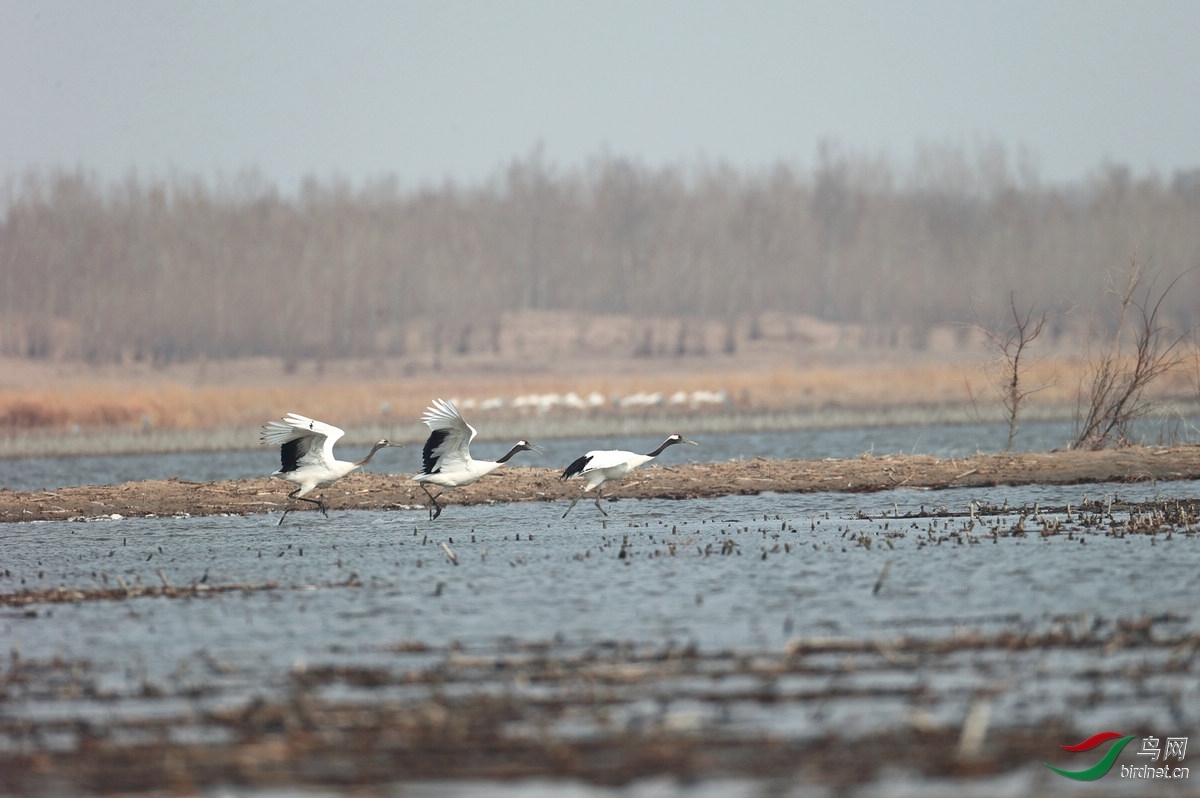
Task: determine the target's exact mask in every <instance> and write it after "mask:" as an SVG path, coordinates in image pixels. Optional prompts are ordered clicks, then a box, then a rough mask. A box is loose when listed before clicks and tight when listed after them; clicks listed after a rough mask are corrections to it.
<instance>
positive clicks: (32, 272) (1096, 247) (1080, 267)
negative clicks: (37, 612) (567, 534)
mask: <svg viewBox="0 0 1200 798" xmlns="http://www.w3.org/2000/svg"><path fill="white" fill-rule="evenodd" d="M1015 172H1016V173H1015V174H1014V170H1013V169H1012V168H1011V167H1010V166H1009V164H1008V159H1007V156H1006V154H1005V153H1004V151H1003V150H1002V149H999V148H995V147H992V148H985V149H984V150H983V151H982V152H979V153H975V154H970V153H965V152H963V151H961V150H955V149H952V148H943V149H930V150H929V151H928V152H926V153H925V157H924V158H922V159H921V161H920V164H919V166H918V167H917V168H916V170H915V171H914V172H913V173H912V174H911V175H909V176H906V177H901V176H898V175H897V174H896V172H895V171H894V169H893V168H892V167H891V166H890V165H889V164H888V163H887V162H886V161H885V160H882V159H871V158H864V157H859V156H848V155H844V154H841V153H839V152H838V151H837V150H836V149H835V148H833V147H823V148H822V149H821V151H820V153H819V157H818V160H817V165H816V167H815V168H813V169H812V170H811V171H803V172H802V171H800V170H798V169H797V168H794V167H791V166H789V165H787V164H784V163H781V164H779V165H777V166H776V167H774V168H772V169H769V170H764V171H760V172H754V173H746V172H743V171H738V170H735V169H732V168H729V167H726V166H722V165H719V164H718V165H699V166H695V167H691V168H682V167H677V168H662V169H651V168H647V167H645V166H642V165H640V164H639V163H638V162H636V161H633V160H630V159H627V158H620V157H600V158H597V159H594V160H593V161H592V162H590V163H588V164H586V165H585V166H583V167H580V168H577V169H572V170H563V169H560V168H558V167H555V166H551V165H548V164H546V163H545V162H544V160H543V158H542V155H541V153H540V151H538V150H535V151H533V152H532V153H531V154H530V155H529V156H527V157H526V158H523V159H519V160H516V161H514V162H513V163H512V164H511V165H510V166H509V167H508V168H507V169H505V170H503V171H501V172H498V173H497V175H496V176H495V177H494V178H493V179H491V180H490V181H487V182H486V183H484V184H482V185H478V186H470V187H463V186H457V185H454V184H446V185H443V186H441V187H425V188H421V189H417V190H411V191H402V190H400V189H399V188H398V186H397V184H396V183H395V181H390V180H381V181H378V182H376V183H372V184H369V185H365V186H362V187H353V186H350V185H348V184H345V183H339V182H336V181H331V182H327V183H322V182H320V181H316V180H310V181H308V182H307V183H306V184H305V185H304V186H303V187H302V188H301V189H300V191H299V192H298V194H297V196H295V197H284V196H282V195H281V194H280V192H279V191H278V190H277V189H276V188H275V187H274V186H272V185H271V184H270V183H269V182H267V181H265V180H264V179H262V178H261V177H259V176H256V175H254V174H253V173H248V174H243V175H240V176H239V177H237V178H236V179H234V180H232V181H227V182H219V183H217V184H215V185H214V184H211V183H207V182H205V181H203V180H200V179H194V178H187V177H180V176H176V177H172V178H169V179H153V180H139V179H137V178H134V177H131V178H129V179H128V180H126V181H124V182H122V183H119V184H116V185H104V184H101V183H100V182H99V181H98V180H97V179H96V178H95V177H94V176H91V175H90V174H88V173H86V172H83V171H67V170H59V171H51V172H31V173H27V174H24V175H21V176H17V177H13V178H10V179H9V180H8V181H7V184H6V196H5V198H4V203H5V212H4V216H3V224H2V226H0V353H3V354H5V355H10V356H13V355H15V356H28V357H52V356H53V357H66V358H82V359H86V360H89V361H111V360H119V359H127V358H136V359H149V360H153V361H155V362H170V361H176V360H186V359H193V358H201V357H204V358H226V357H238V356H246V355H274V356H282V357H285V358H290V359H297V358H306V357H321V358H333V357H348V356H356V357H357V356H376V355H385V356H386V355H403V354H408V353H411V352H413V351H414V350H416V349H427V350H432V351H435V352H437V353H440V354H442V355H444V356H453V355H454V353H456V352H470V351H486V350H488V349H495V348H497V347H498V346H499V344H498V340H499V335H498V330H499V328H500V324H501V318H502V314H504V313H506V312H508V311H515V310H556V311H574V312H578V313H580V314H627V315H631V316H635V317H646V318H649V317H671V318H679V319H685V320H686V319H695V320H705V321H712V320H714V319H717V320H721V321H724V322H726V323H728V324H729V325H734V324H749V325H751V326H752V325H753V323H754V322H753V320H754V318H755V317H756V315H758V314H761V313H766V312H775V313H785V314H809V315H812V316H816V317H818V318H821V319H825V320H830V321H836V322H848V323H856V324H861V325H866V326H868V327H869V328H871V329H872V330H875V331H877V334H878V338H877V340H878V342H879V343H881V344H884V343H886V342H887V341H888V340H890V339H889V336H890V334H891V333H892V332H893V331H894V330H895V329H896V328H897V327H900V326H905V327H908V328H911V329H915V330H917V332H918V335H917V337H916V340H917V342H918V345H919V342H920V334H919V333H920V331H921V330H928V329H931V328H932V327H934V326H937V325H944V324H954V323H962V324H966V325H969V324H970V322H971V320H972V312H973V310H972V307H971V298H976V299H979V300H980V301H982V302H983V303H984V304H989V303H990V304H992V305H994V306H995V307H1002V308H1005V309H1006V310H1007V309H1010V308H1009V307H1008V306H1009V304H1010V302H1011V296H1012V292H1013V291H1014V290H1019V291H1020V293H1021V295H1022V296H1031V297H1036V298H1037V304H1038V306H1039V307H1042V308H1057V309H1069V308H1076V309H1080V308H1081V309H1083V310H1090V309H1092V308H1096V309H1100V308H1102V307H1104V306H1105V304H1106V303H1105V301H1104V298H1105V296H1106V291H1107V290H1108V288H1109V286H1108V283H1107V275H1108V274H1109V273H1111V272H1112V271H1113V270H1114V269H1119V268H1121V267H1122V265H1124V264H1127V263H1128V262H1129V260H1130V258H1131V256H1132V257H1136V258H1137V259H1138V260H1139V261H1140V262H1142V263H1144V264H1147V266H1148V267H1150V268H1154V269H1157V270H1158V271H1161V272H1163V273H1167V274H1171V273H1182V272H1183V271H1185V270H1187V269H1189V268H1192V267H1194V266H1196V265H1197V264H1200V170H1193V171H1190V172H1180V173H1177V174H1175V175H1174V176H1172V177H1171V178H1170V179H1163V178H1160V177H1158V176H1155V175H1151V176H1146V177H1135V176H1134V175H1132V173H1131V172H1130V171H1129V170H1128V169H1126V168H1123V167H1120V166H1114V165H1107V166H1104V167H1102V168H1100V169H1099V170H1098V171H1097V173H1096V174H1095V175H1094V176H1093V177H1092V178H1090V179H1088V180H1087V181H1084V182H1082V183H1080V184H1077V185H1069V186H1046V185H1042V184H1040V183H1039V181H1038V180H1037V179H1036V177H1035V176H1033V175H1032V174H1031V173H1030V170H1028V169H1025V168H1023V167H1020V166H1018V168H1017V169H1016V170H1015ZM1197 283H1200V281H1196V280H1192V281H1185V282H1181V283H1179V284H1178V285H1176V286H1174V288H1173V289H1172V291H1171V293H1170V295H1169V296H1167V297H1164V299H1163V301H1162V303H1161V306H1157V307H1156V308H1155V311H1156V318H1155V321H1156V323H1157V324H1160V325H1164V326H1169V327H1170V328H1171V329H1173V330H1178V331H1189V330H1191V329H1192V328H1193V327H1194V326H1195V323H1196V313H1197V311H1198V310H1200V295H1198V293H1200V285H1197ZM1011 310H1013V311H1015V310H1016V308H1011ZM1052 317H1053V319H1055V323H1054V324H1052V329H1050V330H1048V331H1047V334H1048V335H1050V336H1054V335H1057V334H1060V333H1061V332H1062V327H1063V321H1062V320H1063V319H1069V318H1070V314H1064V313H1060V312H1056V313H1054V314H1053V315H1052ZM1101 321H1102V323H1106V324H1108V325H1110V326H1113V325H1116V324H1119V323H1120V318H1118V317H1114V318H1112V319H1108V320H1101ZM683 345H684V344H683V343H681V346H683Z"/></svg>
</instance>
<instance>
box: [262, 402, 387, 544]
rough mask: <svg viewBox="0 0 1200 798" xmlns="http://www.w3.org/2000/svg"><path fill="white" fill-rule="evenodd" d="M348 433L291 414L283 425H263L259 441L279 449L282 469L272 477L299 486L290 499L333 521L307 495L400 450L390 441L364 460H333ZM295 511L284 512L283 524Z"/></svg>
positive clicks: (319, 503) (322, 505)
mask: <svg viewBox="0 0 1200 798" xmlns="http://www.w3.org/2000/svg"><path fill="white" fill-rule="evenodd" d="M345 434H346V433H345V432H344V431H343V430H342V429H340V428H338V427H335V426H333V425H332V424H326V423H325V422H323V421H316V420H314V419H311V418H308V417H307V416H302V415H300V414H298V413H288V414H287V415H286V416H284V417H283V420H282V421H268V422H267V423H266V424H263V428H262V434H261V435H260V436H259V440H260V441H261V442H262V444H263V445H266V446H278V447H279V457H280V468H279V470H278V471H276V472H274V473H273V474H271V476H273V477H279V478H280V479H285V480H287V481H288V482H291V483H292V484H294V485H295V486H296V489H295V490H293V491H292V492H291V493H289V494H288V499H295V500H298V501H305V502H311V503H312V504H315V505H317V507H319V508H320V509H321V513H322V514H323V515H325V516H326V517H329V513H328V512H326V510H325V503H324V502H322V501H321V500H320V499H309V498H307V494H309V493H311V492H312V491H314V490H316V489H317V488H327V487H329V486H330V485H332V484H333V483H335V482H337V481H338V480H339V479H341V478H342V477H344V476H346V475H347V474H349V473H351V472H353V471H356V470H358V469H359V468H362V467H363V466H364V465H366V464H367V463H368V462H370V460H371V458H372V457H374V456H375V452H377V451H379V450H380V449H382V448H384V447H385V446H397V445H398V444H394V443H388V441H387V440H386V439H384V440H379V441H376V442H375V445H374V446H373V447H372V448H371V451H370V452H368V453H367V456H366V457H364V458H362V459H361V460H354V461H349V460H338V459H337V458H336V457H334V456H333V445H334V444H335V443H337V442H338V440H339V439H340V438H341V437H342V436H343V435H345ZM292 509H293V508H292V507H290V506H289V507H286V508H284V511H283V515H282V516H280V518H279V523H280V524H283V519H284V518H287V514H288V513H289V512H290V511H291V510H292Z"/></svg>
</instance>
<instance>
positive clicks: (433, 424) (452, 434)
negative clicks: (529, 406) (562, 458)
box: [413, 399, 541, 520]
mask: <svg viewBox="0 0 1200 798" xmlns="http://www.w3.org/2000/svg"><path fill="white" fill-rule="evenodd" d="M421 420H422V421H423V422H425V425H426V426H428V427H429V438H428V439H427V440H426V441H425V448H424V449H423V450H422V452H421V461H422V468H421V473H419V474H417V475H416V476H415V477H413V481H414V482H419V483H421V489H422V490H424V491H425V495H426V496H428V497H429V501H430V502H432V506H431V507H430V508H429V518H430V520H433V519H434V518H437V517H438V516H439V515H441V514H442V505H440V504H438V497H439V496H441V495H442V493H444V492H445V491H442V492H439V493H438V495H437V496H434V495H433V494H432V493H430V492H429V486H430V485H438V486H440V487H442V488H458V487H461V486H463V485H470V484H471V483H472V482H475V481H477V480H478V479H479V478H480V477H484V476H487V475H488V474H490V473H492V472H493V471H495V470H496V469H497V468H499V467H500V466H502V465H504V464H505V463H507V462H508V460H509V458H511V457H512V456H513V455H514V454H516V453H517V452H530V451H532V452H540V451H541V449H538V448H537V447H536V446H534V445H533V444H531V443H529V442H528V441H517V442H516V444H515V445H514V446H513V447H512V448H511V449H509V450H508V454H506V455H504V456H503V457H501V458H500V459H499V460H476V459H475V458H473V457H471V451H470V448H469V447H470V445H471V441H473V440H474V439H475V434H476V433H475V428H474V427H472V426H471V425H470V424H468V423H467V422H466V421H465V420H463V417H462V414H461V413H459V412H458V408H457V407H455V406H454V403H453V402H448V401H446V400H444V399H434V400H433V404H432V405H430V406H429V407H428V408H426V410H425V413H424V415H422V416H421Z"/></svg>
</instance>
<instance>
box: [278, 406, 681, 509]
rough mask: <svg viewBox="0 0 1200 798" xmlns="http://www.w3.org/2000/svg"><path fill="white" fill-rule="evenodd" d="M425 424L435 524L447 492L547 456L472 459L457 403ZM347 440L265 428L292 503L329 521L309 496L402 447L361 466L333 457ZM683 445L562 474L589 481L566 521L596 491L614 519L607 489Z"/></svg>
mask: <svg viewBox="0 0 1200 798" xmlns="http://www.w3.org/2000/svg"><path fill="white" fill-rule="evenodd" d="M421 421H423V422H424V423H425V425H426V426H427V427H429V437H428V438H427V439H426V440H425V446H424V448H423V449H422V450H421V472H420V473H419V474H417V475H416V476H414V477H413V481H414V482H417V483H419V484H420V485H421V489H422V490H424V491H425V495H426V496H428V497H429V502H430V505H429V518H430V520H432V519H435V518H437V517H438V516H439V515H441V514H442V505H441V504H440V503H439V502H438V498H440V497H441V495H442V493H443V492H444V491H445V490H446V489H448V488H458V487H462V486H463V485H470V484H471V483H473V482H476V481H478V480H479V479H480V478H481V477H485V476H487V475H488V474H490V473H492V472H493V471H495V470H496V469H497V468H499V467H500V466H502V465H504V464H505V463H507V462H508V461H509V459H511V458H512V457H513V455H515V454H517V453H518V452H527V451H535V452H538V451H541V450H540V449H538V448H537V447H536V446H534V445H533V444H532V443H530V442H529V441H525V440H521V441H517V442H516V443H515V444H513V447H512V448H511V449H509V450H508V453H507V454H505V455H504V456H503V457H501V458H499V459H497V460H476V459H475V458H474V457H472V456H471V449H470V446H471V441H473V440H474V439H475V434H476V432H475V428H474V427H472V426H471V425H470V424H468V423H467V422H466V420H464V419H463V417H462V414H461V413H460V412H459V411H458V408H457V407H456V406H455V404H454V402H453V401H447V400H445V399H435V400H434V401H433V404H431V405H430V406H429V407H428V408H426V409H425V413H424V415H422V416H421ZM344 434H345V432H344V431H343V430H341V429H340V428H338V427H335V426H333V425H332V424H326V423H325V422H323V421H316V420H314V419H311V418H308V417H307V416H302V415H299V414H297V413H288V414H287V415H286V416H284V417H283V420H281V421H268V422H267V423H266V424H264V425H263V428H262V435H261V436H260V440H261V442H262V443H263V444H264V445H269V446H278V447H279V455H280V468H279V470H278V471H276V472H274V473H273V474H272V475H271V476H275V477H279V478H280V479H285V480H287V481H288V482H291V483H292V484H294V485H295V486H296V488H295V489H294V490H292V492H291V493H289V494H288V500H289V502H290V501H292V500H295V501H304V502H309V503H311V504H315V505H317V507H318V508H319V509H320V510H321V513H322V514H323V515H325V516H326V517H328V516H329V513H328V512H327V511H326V508H325V503H324V502H322V501H321V500H320V499H315V498H309V497H308V495H307V494H309V493H311V492H312V491H314V490H316V489H317V488H327V487H329V486H330V485H332V484H333V483H335V482H337V481H338V480H339V479H341V478H342V477H344V476H346V475H347V474H349V473H351V472H352V471H355V470H357V469H359V468H362V467H363V466H364V465H366V464H367V463H368V462H370V460H371V458H372V457H374V456H375V453H376V452H377V451H379V450H380V449H383V448H385V447H388V446H400V445H401V444H395V443H390V442H388V441H387V440H386V439H385V440H379V441H376V442H375V445H374V446H372V447H371V451H369V452H367V454H366V456H365V457H363V458H362V459H361V460H353V461H351V460H338V459H337V458H336V457H334V456H333V445H334V444H335V443H337V442H338V440H339V439H340V438H341V437H342V436H343V435H344ZM677 443H689V444H692V445H693V446H695V445H696V442H695V441H690V440H688V439H687V438H685V437H683V436H682V435H679V434H674V435H671V436H670V437H668V438H667V439H666V440H665V441H663V443H662V445H661V446H659V447H658V448H657V449H655V450H654V451H652V452H650V453H648V454H638V453H636V452H627V451H623V450H620V449H607V450H599V449H598V450H595V451H591V452H588V453H587V454H585V455H583V456H582V457H580V458H579V459H577V460H575V461H574V462H573V463H571V464H570V465H569V466H567V467H566V469H565V470H564V471H563V472H562V474H561V476H560V479H564V480H566V479H570V478H572V477H575V476H580V477H583V478H585V479H586V483H585V485H584V488H583V490H582V491H581V492H580V494H579V496H576V497H575V501H573V502H571V506H570V507H568V508H567V511H566V512H564V513H563V515H562V517H563V518H566V517H567V513H569V512H571V510H572V509H574V507H575V505H576V504H577V503H578V502H579V500H580V499H581V498H583V496H584V494H586V493H588V492H589V491H592V490H595V491H596V509H598V510H599V511H600V512H601V513H602V514H603V515H608V513H607V512H605V510H604V508H603V507H601V506H600V496H601V494H602V493H603V491H604V485H605V483H608V482H612V481H613V480H617V479H620V478H621V477H623V476H625V475H626V474H628V473H629V472H630V471H632V470H633V469H635V468H637V467H638V466H641V465H645V464H646V463H648V462H650V461H651V460H653V459H654V458H655V457H658V456H659V455H660V454H662V453H663V451H665V450H666V449H667V447H669V446H673V445H675V444H677ZM430 485H435V486H437V487H440V488H442V491H440V492H439V493H438V494H437V495H436V496H435V495H434V494H433V493H431V492H430V490H429V486H430ZM292 509H294V505H292V504H288V505H287V506H286V507H285V508H284V510H283V514H282V515H281V516H280V517H279V523H280V524H281V525H282V524H283V521H284V519H285V518H287V514H288V512H290V511H291V510H292Z"/></svg>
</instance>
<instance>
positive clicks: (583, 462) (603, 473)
mask: <svg viewBox="0 0 1200 798" xmlns="http://www.w3.org/2000/svg"><path fill="white" fill-rule="evenodd" d="M677 443H690V444H691V445H692V446H699V444H698V443H696V442H695V441H689V440H688V439H687V438H685V437H683V436H682V435H680V434H679V433H675V434H674V435H672V436H671V437H669V438H667V439H666V440H665V441H663V444H662V446H659V447H658V448H657V449H655V450H654V451H652V452H650V454H635V453H634V452H626V451H622V450H620V449H608V450H602V451H594V452H588V453H587V454H585V455H584V456H583V457H580V458H579V459H578V460H576V461H575V462H573V463H571V464H570V465H569V466H567V468H566V470H565V471H563V472H562V476H560V477H559V479H563V480H567V479H570V478H571V477H574V476H578V475H580V474H582V475H583V476H585V477H587V485H585V486H584V488H583V490H582V491H580V493H579V495H578V496H576V497H575V501H573V502H571V506H570V507H568V508H567V513H569V512H571V510H573V509H575V505H576V504H578V503H579V500H580V499H582V498H583V495H584V494H585V493H587V492H588V491H589V490H596V489H597V488H599V490H596V509H597V510H599V511H600V512H601V513H603V514H604V515H608V513H606V512H604V508H603V507H601V506H600V494H601V493H603V492H604V484H605V483H606V482H612V481H613V480H614V479H620V478H621V477H623V476H625V475H626V474H628V473H629V472H630V471H632V470H633V469H635V468H637V467H638V466H641V465H645V464H646V463H648V462H650V461H651V460H653V459H654V458H655V457H658V456H659V455H660V454H662V453H663V451H664V450H665V449H666V448H667V447H668V446H674V445H675V444H677ZM567 513H563V514H562V517H563V518H566V517H567Z"/></svg>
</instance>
